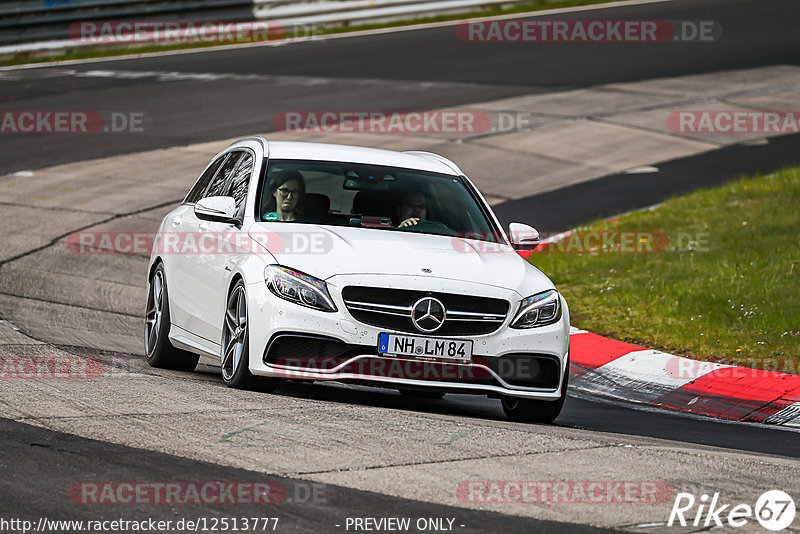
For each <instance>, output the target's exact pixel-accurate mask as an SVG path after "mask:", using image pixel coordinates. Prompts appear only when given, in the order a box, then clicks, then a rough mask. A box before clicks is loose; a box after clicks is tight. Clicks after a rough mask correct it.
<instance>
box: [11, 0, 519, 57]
mask: <svg viewBox="0 0 800 534" xmlns="http://www.w3.org/2000/svg"><path fill="white" fill-rule="evenodd" d="M524 1H525V0H35V1H27V2H26V1H18V0H17V1H8V0H0V55H11V54H14V53H19V52H29V53H35V52H37V51H55V50H64V49H74V48H80V47H83V46H88V45H91V43H82V42H75V41H72V40H70V36H69V32H68V30H69V27H70V24H73V23H76V22H79V21H103V20H105V21H186V22H188V21H220V22H222V21H252V20H262V21H264V20H269V21H275V22H277V23H280V24H282V25H284V26H285V27H287V28H288V27H290V26H291V25H318V26H320V27H322V26H332V25H347V24H350V23H365V22H384V21H391V20H398V19H408V18H414V17H420V16H426V15H427V16H430V15H439V14H449V13H458V12H466V11H470V10H474V9H476V8H481V7H492V6H498V5H512V4H518V3H522V2H524Z"/></svg>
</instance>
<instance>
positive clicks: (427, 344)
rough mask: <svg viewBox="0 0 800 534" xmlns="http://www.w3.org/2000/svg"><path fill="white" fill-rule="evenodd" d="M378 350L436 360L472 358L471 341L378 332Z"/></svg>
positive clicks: (385, 352)
mask: <svg viewBox="0 0 800 534" xmlns="http://www.w3.org/2000/svg"><path fill="white" fill-rule="evenodd" d="M378 352H379V353H380V354H387V355H393V356H413V357H415V358H433V359H437V360H442V359H444V360H470V359H471V358H472V341H471V340H468V339H467V340H460V339H458V340H456V339H437V338H432V337H416V336H399V335H396V334H380V335H379V336H378Z"/></svg>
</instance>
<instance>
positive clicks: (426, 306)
mask: <svg viewBox="0 0 800 534" xmlns="http://www.w3.org/2000/svg"><path fill="white" fill-rule="evenodd" d="M446 314H447V310H445V308H444V304H442V303H441V302H440V301H439V300H437V299H435V298H433V297H423V298H421V299H419V300H418V301H417V302H416V303H415V304H414V309H413V310H412V312H411V321H412V322H413V323H414V326H416V327H417V330H419V331H420V332H426V333H430V332H436V331H437V330H439V328H441V327H442V325H443V324H444V318H445V315H446Z"/></svg>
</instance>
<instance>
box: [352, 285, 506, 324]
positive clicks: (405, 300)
mask: <svg viewBox="0 0 800 534" xmlns="http://www.w3.org/2000/svg"><path fill="white" fill-rule="evenodd" d="M423 297H433V298H436V299H438V300H439V301H440V302H441V303H442V304H443V305H444V307H445V309H446V310H447V314H446V316H445V320H444V323H443V324H442V326H441V327H440V328H439V329H438V330H436V331H435V332H431V335H437V336H440V335H441V336H470V335H480V334H490V333H492V332H494V331H495V330H497V329H498V328H500V326H501V325H502V324H503V322H504V321H505V318H506V315H507V314H508V309H509V303H508V301H507V300H503V299H497V298H491V297H475V296H472V295H456V294H453V293H437V292H431V291H421V290H412V289H392V288H385V287H361V286H347V287H345V288H344V289H343V290H342V298H343V299H344V303H345V305H346V306H347V310H348V311H349V312H350V313H351V314H352V315H353V317H354V318H355V319H356V320H358V321H360V322H362V323H364V324H368V325H372V326H377V327H380V328H386V329H389V330H397V331H400V332H409V333H413V334H424V333H425V332H421V331H420V330H418V329H417V328H416V327H415V326H414V323H413V322H412V321H411V311H412V307H413V306H414V304H415V303H416V302H417V301H418V300H419V299H421V298H423Z"/></svg>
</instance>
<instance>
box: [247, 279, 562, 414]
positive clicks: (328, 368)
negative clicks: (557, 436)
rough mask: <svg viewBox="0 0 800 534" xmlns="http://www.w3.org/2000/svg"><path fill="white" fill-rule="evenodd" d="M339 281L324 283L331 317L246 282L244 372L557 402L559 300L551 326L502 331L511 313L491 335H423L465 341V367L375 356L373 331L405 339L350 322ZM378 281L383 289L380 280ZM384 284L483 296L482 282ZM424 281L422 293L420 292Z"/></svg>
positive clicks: (505, 293)
mask: <svg viewBox="0 0 800 534" xmlns="http://www.w3.org/2000/svg"><path fill="white" fill-rule="evenodd" d="M347 278H348V277H345V276H339V277H334V278H333V279H331V280H333V281H334V282H332V281H329V291H330V293H331V296H332V298H333V300H334V302H335V304H336V306H337V308H338V311H337V312H334V313H326V312H321V311H317V310H313V309H310V308H304V307H301V306H298V305H296V304H293V303H291V302H286V301H283V300H281V299H279V298H276V297H275V296H274V295H272V294H271V293H270V292H269V290H268V289H267V288H266V286H265V284H263V283H261V284H259V283H254V284H250V285H249V286H248V295H249V299H250V371H251V372H252V373H253V374H255V375H259V376H265V377H277V378H284V379H292V380H337V381H358V382H371V383H379V384H382V385H388V386H390V387H395V386H396V387H398V388H401V387H403V386H406V387H415V388H416V387H423V388H436V389H442V390H446V391H450V392H463V393H478V394H502V395H509V396H515V397H522V398H532V399H542V400H556V399H558V398H559V397H560V396H561V384H562V383H563V380H562V378H563V373H565V372H567V361H568V352H569V313H568V311H567V308H566V303H564V302H563V299H562V305H563V309H564V313H562V318H561V321H559V322H558V323H555V324H552V325H548V326H543V327H537V328H532V329H525V330H518V329H512V328H509V326H508V325H509V323H510V322H511V320H512V318H513V315H514V313H515V311H516V308H515V307H512V309H511V311H510V312H509V314H508V316H507V317H506V320H505V322H504V324H503V325H502V327H500V328H499V329H498V330H497V331H495V332H493V333H491V334H486V335H477V336H436V335H435V334H432V335H430V336H427V337H433V338H436V337H446V338H447V339H471V340H472V341H473V355H472V359H471V361H466V362H462V361H441V360H437V361H431V360H421V359H415V358H410V357H402V356H398V357H395V356H382V355H379V354H378V352H377V345H378V337H379V335H380V334H381V333H384V332H388V333H398V334H401V335H408V334H407V333H404V332H396V331H392V330H387V329H385V328H380V327H373V326H370V325H366V324H363V323H359V322H358V321H356V320H355V319H354V318H353V316H352V315H351V314H350V313H349V312H348V310H347V308H346V307H345V305H344V302H343V300H342V296H341V288H342V287H344V286H345V285H347V284H348V283H352V282H354V281H355V280H354V279H351V280H347ZM354 278H355V277H354ZM335 279H339V280H335ZM358 282H360V283H364V281H363V277H358ZM373 282H378V281H377V280H373ZM380 282H381V283H384V284H387V285H388V284H389V281H388V280H381V281H380ZM391 282H392V283H393V284H395V285H396V284H403V283H405V284H409V283H414V286H415V287H419V286H420V284H422V285H423V289H427V290H430V291H449V292H458V293H464V294H473V295H475V294H482V293H483V294H486V292H487V288H486V286H483V285H482V284H470V283H464V282H455V281H442V280H429V279H424V278H420V279H418V280H415V281H413V282H412V281H408V280H403V281H399V282H398V281H397V280H392V281H391ZM425 283H427V284H428V285H429V286H430V287H424V284H425ZM390 287H391V286H390ZM491 292H492V293H493V294H492V295H491V296H494V297H498V296H499V297H501V298H507V299H508V300H509V301H511V302H512V303H515V302H517V301H518V300H519V296H518V295H517V294H516V293H515V292H513V291H509V290H501V289H498V288H491ZM414 335H416V336H418V337H425V336H423V335H420V334H414Z"/></svg>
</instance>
